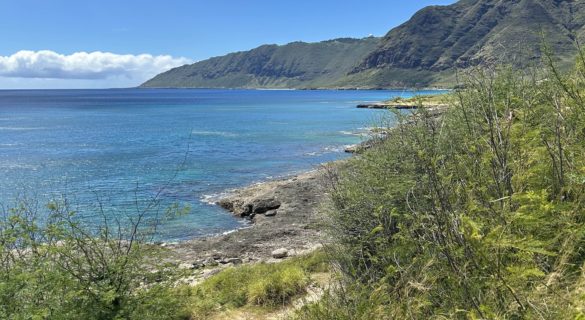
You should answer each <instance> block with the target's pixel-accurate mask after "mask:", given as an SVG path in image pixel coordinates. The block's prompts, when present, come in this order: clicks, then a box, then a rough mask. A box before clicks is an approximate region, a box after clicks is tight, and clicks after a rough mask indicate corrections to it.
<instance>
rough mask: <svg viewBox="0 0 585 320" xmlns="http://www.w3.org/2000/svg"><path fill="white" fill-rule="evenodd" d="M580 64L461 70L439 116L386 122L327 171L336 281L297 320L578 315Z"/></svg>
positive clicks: (584, 120) (584, 131)
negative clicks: (533, 69) (363, 146)
mask: <svg viewBox="0 0 585 320" xmlns="http://www.w3.org/2000/svg"><path fill="white" fill-rule="evenodd" d="M583 62H585V61H583ZM583 62H579V63H578V66H577V67H576V69H575V70H574V71H573V72H572V73H570V74H560V73H559V72H557V71H556V69H555V68H554V66H553V65H552V64H549V65H548V66H547V67H546V68H547V69H546V71H543V70H540V72H539V73H538V72H537V73H536V74H535V75H533V76H530V77H528V76H525V75H523V74H520V73H517V72H514V71H512V70H510V69H506V68H501V69H498V70H495V71H494V70H479V71H477V72H475V73H472V74H470V75H469V76H468V78H467V79H466V81H465V84H464V86H462V87H463V88H464V89H462V90H458V91H456V92H454V93H452V94H451V95H450V98H449V99H450V104H451V108H450V109H449V110H448V111H447V112H446V113H444V114H443V115H442V116H441V117H439V118H438V117H436V116H435V115H433V114H432V113H430V112H427V111H426V110H424V109H420V110H418V111H416V112H415V114H414V115H413V116H412V117H410V118H400V124H399V125H398V126H397V127H396V128H393V129H391V128H389V130H388V131H389V134H388V136H387V139H385V140H384V141H383V142H382V143H380V144H379V145H378V146H377V147H375V148H373V149H371V150H369V151H367V152H365V153H363V154H361V155H359V156H357V157H354V158H352V159H351V160H349V161H348V163H347V164H346V165H344V166H343V167H341V168H340V169H338V170H337V171H335V170H333V171H332V172H330V177H331V190H330V194H331V197H330V203H329V205H328V208H327V213H328V219H329V229H330V230H329V231H330V234H331V237H332V238H333V239H334V244H333V245H332V246H331V248H330V250H329V251H330V252H332V256H333V260H334V265H336V266H337V267H338V270H339V271H340V272H341V274H342V282H341V283H340V284H339V285H338V289H337V290H336V291H333V292H331V294H330V295H328V296H326V297H325V299H324V300H323V301H321V302H320V303H317V304H314V305H310V306H307V307H305V308H304V309H303V310H302V312H300V313H299V315H298V317H299V318H303V319H320V318H322V319H327V318H334V319H368V318H382V319H383V318H389V319H405V318H407V319H421V318H436V319H451V318H461V319H469V318H471V319H487V318H489V319H532V318H540V319H561V318H572V317H575V316H578V315H580V311H579V310H583V303H582V302H581V300H582V298H581V297H582V294H580V292H581V291H582V290H583V286H584V285H583V284H584V283H585V281H584V280H585V279H584V278H583V277H582V268H583V267H584V265H585V254H584V251H583V249H582V248H584V247H585V219H583V212H584V207H583V204H584V203H585V174H584V172H585V170H584V168H585V95H583V94H584V93H585V73H583V72H582V70H583V69H585V63H583ZM422 102H424V101H421V103H422ZM397 116H399V115H397Z"/></svg>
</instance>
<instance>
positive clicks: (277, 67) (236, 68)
mask: <svg viewBox="0 0 585 320" xmlns="http://www.w3.org/2000/svg"><path fill="white" fill-rule="evenodd" d="M379 40H380V39H379V38H375V37H370V38H364V39H349V38H347V39H335V40H330V41H323V42H318V43H306V42H293V43H289V44H287V45H283V46H279V45H264V46H261V47H258V48H256V49H253V50H250V51H245V52H237V53H232V54H228V55H226V56H223V57H216V58H211V59H209V60H205V61H201V62H197V63H195V64H192V65H188V66H183V67H179V68H175V69H172V70H169V71H167V72H165V73H162V74H160V75H158V76H156V77H154V78H153V79H151V80H149V81H147V82H146V83H144V84H143V85H142V87H180V88H183V87H195V88H298V87H303V88H305V87H306V88H309V87H321V86H328V85H329V84H331V83H333V82H335V81H336V80H337V79H340V78H342V77H343V76H344V75H345V74H347V73H348V72H350V71H351V70H352V68H354V67H355V63H356V61H359V60H361V59H363V58H364V57H365V56H366V55H367V54H368V53H370V52H371V51H372V50H374V48H376V46H377V45H378V42H379Z"/></svg>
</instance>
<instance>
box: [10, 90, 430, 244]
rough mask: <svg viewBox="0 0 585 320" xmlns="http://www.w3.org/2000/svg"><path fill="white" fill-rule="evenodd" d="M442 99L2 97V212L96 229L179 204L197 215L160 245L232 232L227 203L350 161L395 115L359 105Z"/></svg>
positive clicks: (349, 93) (69, 93)
mask: <svg viewBox="0 0 585 320" xmlns="http://www.w3.org/2000/svg"><path fill="white" fill-rule="evenodd" d="M437 92H440V91H410V90H371V91H370V90H236V89H234V90H219V89H138V88H131V89H93V90H2V91H0V205H1V206H2V208H3V211H6V210H8V209H9V208H13V207H15V206H17V205H18V204H19V203H20V202H23V201H26V202H28V203H34V204H35V205H36V206H38V207H39V208H41V209H42V207H44V206H46V204H48V203H49V202H50V201H55V200H57V201H66V202H68V203H69V204H70V205H71V206H72V208H74V209H75V211H76V212H77V214H78V216H79V217H80V218H81V219H83V221H85V222H87V223H89V224H92V223H96V224H97V223H99V222H100V220H99V219H98V218H99V217H98V216H97V215H96V212H97V211H96V210H101V208H104V212H106V213H107V215H109V216H113V217H115V216H126V217H128V216H132V215H133V214H135V213H136V212H139V211H140V210H145V209H146V208H148V210H152V211H153V212H151V213H149V215H157V214H160V213H161V212H164V210H165V208H167V207H169V206H172V205H174V204H178V205H181V206H187V207H189V208H190V213H189V214H186V215H182V216H178V217H175V218H173V219H171V220H168V221H165V222H163V223H162V225H161V226H160V228H159V232H160V238H161V239H163V240H165V241H180V240H187V239H192V238H196V237H200V236H205V235H212V234H218V233H224V232H229V231H232V230H235V229H237V228H241V227H244V226H245V225H246V222H245V221H244V220H241V219H238V218H235V217H233V216H232V215H231V214H229V213H227V212H225V211H224V210H222V209H221V208H219V207H217V206H215V205H213V204H212V203H213V201H214V200H215V199H217V198H218V196H219V195H221V194H223V193H225V192H228V191H229V190H232V189H234V188H238V187H243V186H246V185H249V184H252V183H256V182H261V181H266V180H268V179H274V178H277V177H283V176H287V175H291V174H295V173H299V172H303V171H307V170H311V169H314V168H316V167H317V166H319V165H320V164H322V163H325V162H329V161H334V160H338V159H343V158H345V157H347V156H348V155H347V154H345V153H344V152H343V150H344V148H345V147H346V146H348V145H351V144H355V143H359V142H361V141H363V139H365V138H366V136H367V128H368V127H371V126H375V125H378V124H379V123H380V121H382V119H385V120H389V119H390V121H391V117H392V116H391V113H390V112H387V111H384V110H369V109H366V110H364V109H357V108H355V107H356V105H357V104H361V103H368V102H375V101H380V100H387V99H390V98H393V97H411V96H413V95H414V94H429V93H437ZM153 199H155V202H156V204H157V205H156V206H155V207H153V208H150V205H151V204H152V203H153ZM104 204H107V205H105V206H104ZM39 211H42V210H39Z"/></svg>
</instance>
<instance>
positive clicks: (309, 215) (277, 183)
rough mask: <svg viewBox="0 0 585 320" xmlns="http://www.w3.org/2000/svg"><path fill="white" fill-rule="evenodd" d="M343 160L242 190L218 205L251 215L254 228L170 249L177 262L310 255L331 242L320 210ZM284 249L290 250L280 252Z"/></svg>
mask: <svg viewBox="0 0 585 320" xmlns="http://www.w3.org/2000/svg"><path fill="white" fill-rule="evenodd" d="M340 161H343V160H337V161H333V162H329V163H326V164H324V165H322V166H321V167H319V168H317V169H314V170H311V171H307V172H303V173H299V174H296V175H292V176H289V177H286V178H280V179H275V180H269V181H266V182H261V183H256V184H252V185H249V186H246V187H243V188H239V189H236V190H234V191H233V192H231V193H230V194H229V195H227V196H226V197H224V198H221V199H220V200H219V201H218V202H217V205H219V206H221V207H223V208H224V209H225V210H227V211H230V212H231V213H232V214H234V215H235V216H238V217H240V218H241V219H247V220H248V221H249V222H250V225H249V226H248V227H245V228H240V229H236V230H234V231H231V232H228V233H224V234H221V235H213V236H208V237H204V238H198V239H192V240H187V241H184V242H179V243H172V244H166V245H165V247H166V248H168V249H170V252H171V257H172V259H173V260H174V261H176V262H178V263H180V264H182V265H183V267H185V268H190V269H203V268H208V267H218V266H229V265H235V264H242V263H255V262H274V261H277V260H280V259H282V258H285V257H289V256H296V255H300V254H305V253H309V252H311V251H313V250H315V249H317V248H319V247H321V246H322V245H323V242H324V241H326V236H325V234H324V232H323V230H322V228H321V227H320V224H321V218H320V216H319V211H318V209H319V207H320V205H321V203H322V201H323V200H324V199H325V196H326V188H325V174H326V172H327V170H328V168H331V167H332V166H335V165H337V164H338V163H339V162H340ZM247 208H251V210H248V211H247V210H246V209H247ZM279 250H280V251H281V253H282V252H283V251H286V254H284V256H280V255H275V254H274V253H275V252H276V251H279ZM275 256H276V257H277V258H275Z"/></svg>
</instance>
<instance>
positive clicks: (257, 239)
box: [167, 103, 446, 276]
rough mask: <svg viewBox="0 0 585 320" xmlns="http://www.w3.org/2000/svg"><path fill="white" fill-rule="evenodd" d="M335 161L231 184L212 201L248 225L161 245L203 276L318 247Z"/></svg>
mask: <svg viewBox="0 0 585 320" xmlns="http://www.w3.org/2000/svg"><path fill="white" fill-rule="evenodd" d="M380 104H382V103H380ZM424 107H425V108H427V110H428V112H430V113H431V115H433V116H436V117H439V116H440V115H441V114H442V113H443V112H444V110H445V109H446V106H444V105H425V106H424ZM386 130H388V129H386ZM386 136H387V132H386V131H382V132H380V129H378V130H375V131H373V132H372V136H371V137H370V139H368V140H365V141H364V142H362V143H360V144H357V145H355V146H350V147H348V148H346V150H345V151H346V152H348V153H360V152H363V151H365V150H367V149H369V148H372V147H374V146H375V145H376V144H377V143H379V142H380V141H383V140H384V139H385V138H386ZM341 163H342V161H337V162H333V163H329V164H326V165H324V166H322V167H321V168H319V169H317V170H313V171H310V172H306V173H302V174H299V175H296V176H292V177H288V178H283V179H279V180H274V181H268V182H264V183H258V184H254V185H251V186H248V187H244V188H241V189H238V190H235V191H234V192H232V193H231V194H230V195H228V196H226V197H225V198H223V199H220V200H219V201H217V203H216V204H217V205H219V206H221V207H222V208H224V209H226V210H228V211H230V212H231V213H232V214H234V215H235V216H237V217H240V218H242V219H247V220H248V221H249V222H250V225H249V227H247V228H242V229H239V230H235V231H234V232H232V233H228V234H223V235H219V236H212V237H207V238H200V239H194V240H190V241H186V242H181V243H177V244H170V245H167V247H168V248H170V249H171V250H170V251H171V252H172V255H173V257H172V259H173V261H179V262H180V263H181V266H182V267H184V268H189V269H200V270H202V273H201V275H202V276H205V275H206V274H209V272H216V271H217V270H219V269H220V268H221V267H223V266H230V265H237V264H243V263H255V262H261V261H266V262H273V261H278V260H280V259H284V258H287V257H290V256H295V255H299V254H304V253H308V252H310V251H313V250H315V249H316V248H319V247H320V246H322V245H323V243H324V242H326V241H327V238H326V235H325V234H324V232H323V228H322V225H321V217H320V215H319V208H320V206H321V204H322V202H323V200H324V199H325V197H326V187H325V186H326V176H327V172H329V170H331V169H334V168H335V167H336V166H339V165H340V164H341ZM206 272H207V273H206Z"/></svg>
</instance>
